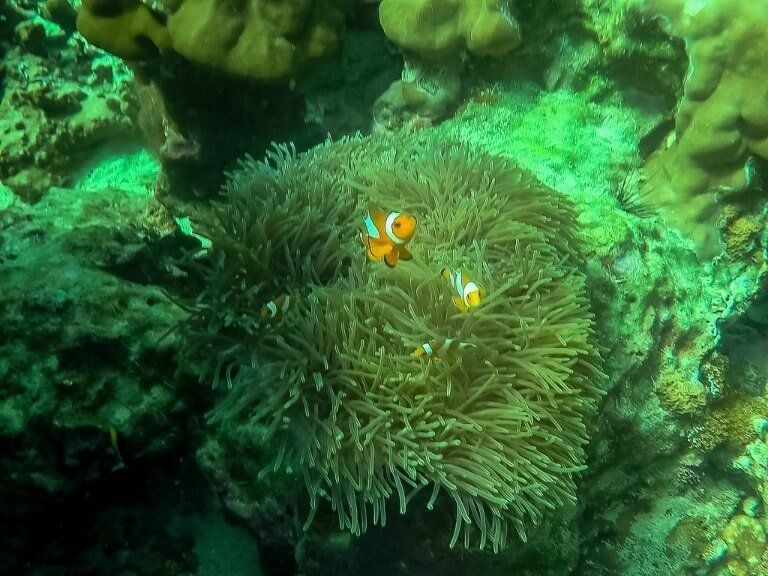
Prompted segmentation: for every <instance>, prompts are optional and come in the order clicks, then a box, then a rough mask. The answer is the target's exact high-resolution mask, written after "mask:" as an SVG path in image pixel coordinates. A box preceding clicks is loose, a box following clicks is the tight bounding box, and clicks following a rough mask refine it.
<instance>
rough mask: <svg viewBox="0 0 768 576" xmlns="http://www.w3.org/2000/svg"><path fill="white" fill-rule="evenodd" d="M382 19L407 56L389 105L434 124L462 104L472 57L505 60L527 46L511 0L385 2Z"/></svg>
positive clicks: (407, 0)
mask: <svg viewBox="0 0 768 576" xmlns="http://www.w3.org/2000/svg"><path fill="white" fill-rule="evenodd" d="M379 18H380V20H381V25H382V27H383V28H384V33H385V34H386V35H387V37H388V38H389V39H390V40H391V41H392V42H393V43H394V44H396V45H397V46H398V47H400V48H402V49H403V51H404V53H405V67H404V69H403V77H402V81H401V82H396V83H395V84H393V85H392V88H391V89H390V90H389V91H388V93H387V94H386V99H387V101H388V103H389V104H390V106H394V107H397V106H398V105H399V106H400V107H401V108H404V109H407V110H408V111H410V112H412V113H415V114H417V115H419V116H423V117H425V118H429V119H433V120H436V119H440V118H442V117H444V116H445V115H446V114H447V113H448V112H450V111H451V110H452V109H453V108H454V107H455V106H456V104H457V103H458V101H459V99H460V97H461V75H462V70H463V67H464V60H465V57H466V55H467V54H470V55H475V56H492V57H500V56H504V55H505V54H507V53H509V52H510V51H511V50H513V49H514V48H516V47H517V46H518V45H519V44H520V41H521V37H520V28H519V26H518V24H517V21H516V20H515V19H514V18H513V17H512V14H511V2H510V1H509V0H383V1H382V3H381V6H380V8H379Z"/></svg>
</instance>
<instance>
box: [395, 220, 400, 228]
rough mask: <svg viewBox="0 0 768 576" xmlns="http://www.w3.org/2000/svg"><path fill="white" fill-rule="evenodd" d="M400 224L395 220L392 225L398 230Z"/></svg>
mask: <svg viewBox="0 0 768 576" xmlns="http://www.w3.org/2000/svg"><path fill="white" fill-rule="evenodd" d="M400 224H401V222H400V221H399V220H395V224H394V226H395V228H400Z"/></svg>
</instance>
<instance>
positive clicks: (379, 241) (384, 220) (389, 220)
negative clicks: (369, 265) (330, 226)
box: [358, 208, 416, 268]
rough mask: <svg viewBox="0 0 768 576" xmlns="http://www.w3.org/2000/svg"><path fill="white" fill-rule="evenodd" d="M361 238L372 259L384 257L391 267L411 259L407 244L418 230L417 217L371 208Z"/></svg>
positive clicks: (366, 216)
mask: <svg viewBox="0 0 768 576" xmlns="http://www.w3.org/2000/svg"><path fill="white" fill-rule="evenodd" d="M363 223H364V227H363V231H362V232H360V234H359V236H358V237H359V238H360V240H362V242H363V244H364V245H365V247H366V249H367V253H368V258H369V259H370V260H381V259H382V258H383V259H384V263H385V264H386V265H387V266H389V267H390V268H392V267H394V266H395V265H396V264H397V263H398V262H399V261H400V260H410V259H411V258H413V256H411V253H410V252H408V250H406V248H405V245H406V244H408V242H410V241H411V238H412V237H413V232H414V231H415V230H416V218H414V217H413V216H408V215H407V214H401V213H400V212H384V211H383V210H380V209H379V208H369V209H368V213H367V214H366V215H365V220H364V221H363Z"/></svg>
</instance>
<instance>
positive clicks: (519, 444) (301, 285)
mask: <svg viewBox="0 0 768 576" xmlns="http://www.w3.org/2000/svg"><path fill="white" fill-rule="evenodd" d="M393 150H394V151H393ZM369 202H375V203H378V204H379V205H381V206H383V207H387V208H388V209H390V208H391V209H397V210H401V211H403V212H407V213H411V214H414V215H416V217H417V218H418V222H419V224H418V229H417V233H416V236H415V238H414V240H413V241H412V242H411V244H410V245H409V248H411V249H412V252H413V254H414V259H413V260H412V261H410V262H401V263H400V264H398V265H397V266H396V267H395V268H393V269H390V268H387V267H386V266H384V265H383V264H381V263H378V262H374V263H369V262H368V261H367V259H366V257H365V255H364V251H363V249H362V246H361V245H359V244H358V243H357V241H356V239H355V237H356V233H357V230H358V229H359V228H360V226H361V224H362V219H363V215H364V213H365V207H366V205H367V204H368V203H369ZM574 227H575V217H574V213H573V209H572V206H571V204H570V203H569V202H568V201H567V199H566V198H564V197H562V196H560V195H559V194H557V193H555V192H554V191H552V190H550V189H548V188H546V187H544V186H543V185H542V184H540V183H539V182H537V181H536V180H535V179H534V178H533V177H532V176H531V175H530V174H528V173H526V172H525V171H523V170H521V169H519V168H517V167H515V166H513V165H511V164H510V163H509V162H507V161H506V160H503V159H500V158H495V157H489V156H484V155H482V154H478V153H475V152H473V151H471V150H469V149H467V148H465V147H463V146H448V145H444V144H440V145H436V144H430V143H429V142H426V141H423V140H422V141H420V142H411V143H407V142H398V145H397V148H396V149H395V148H394V146H393V143H392V142H384V143H382V142H381V141H380V140H378V141H372V140H364V139H353V140H349V141H345V142H341V143H335V144H327V145H324V146H321V147H319V148H316V149H314V150H312V151H310V152H308V153H306V154H304V155H301V156H296V155H295V154H293V153H292V152H290V151H288V150H287V149H286V150H283V151H282V152H279V153H276V154H273V155H272V156H271V159H270V160H269V161H268V162H266V163H257V162H254V161H253V160H250V159H249V160H247V161H245V162H243V163H242V165H241V166H240V168H239V169H238V170H237V171H235V172H234V173H233V174H231V175H230V180H229V184H228V186H227V187H226V199H225V200H224V201H223V202H222V203H221V204H219V205H218V206H217V207H216V209H215V217H213V218H212V219H211V221H210V222H209V223H208V224H207V225H206V227H205V229H203V230H202V232H203V233H204V234H205V235H206V236H207V237H209V238H210V239H211V240H212V242H213V244H212V245H213V247H212V249H211V250H210V252H209V254H208V256H207V257H206V258H205V259H204V260H203V261H199V265H200V266H202V267H203V269H204V270H205V277H206V283H205V286H206V288H205V289H204V291H203V293H202V294H201V295H200V296H199V298H198V299H197V300H196V303H195V306H194V313H193V314H192V315H191V316H190V319H189V322H188V324H187V325H186V326H185V327H184V330H183V331H182V333H183V334H185V337H186V338H187V341H188V344H189V348H188V353H189V354H192V355H195V356H197V357H198V358H199V357H202V356H207V357H208V358H210V360H211V368H212V370H213V372H214V373H215V374H216V379H217V380H218V379H226V380H227V381H228V383H229V385H230V386H231V389H230V390H229V391H228V392H226V393H225V394H224V396H223V400H222V402H221V403H220V404H219V405H218V406H217V407H216V408H215V409H214V410H213V411H212V413H211V414H210V417H209V422H210V423H211V425H212V426H214V428H213V429H214V430H215V429H216V427H219V429H222V430H224V429H228V430H229V431H230V433H226V432H225V433H224V434H223V435H222V438H232V437H237V438H238V439H239V440H238V441H237V442H238V443H239V444H238V446H243V445H249V446H263V444H264V440H265V439H268V440H269V445H270V446H272V449H271V452H270V455H268V456H267V461H268V462H269V470H270V471H271V470H274V471H278V470H283V471H293V473H294V474H296V476H298V477H301V478H303V482H304V484H305V485H306V491H307V493H308V498H307V507H308V509H309V510H310V513H309V518H310V520H311V518H312V517H313V516H314V515H315V512H316V511H317V510H318V508H320V507H321V506H323V504H324V503H330V504H331V505H332V507H333V509H334V510H335V511H336V513H337V514H338V519H339V522H340V525H341V526H342V527H343V528H346V529H348V530H350V531H351V532H353V533H355V534H359V533H361V532H363V531H365V530H366V528H367V527H368V526H369V525H372V524H384V523H385V521H386V515H387V512H388V511H390V512H391V510H390V509H389V506H390V505H391V504H392V503H393V501H394V503H395V504H396V505H397V506H398V508H399V511H400V512H401V513H405V512H406V509H407V507H408V505H409V503H412V502H413V499H414V498H417V500H416V501H417V502H421V503H422V505H423V504H426V506H427V508H428V509H432V508H433V507H434V506H443V505H445V504H446V503H449V502H450V503H452V504H453V506H454V507H455V525H454V530H453V535H452V538H451V539H450V545H451V546H453V545H454V544H456V543H457V542H463V543H464V545H466V546H472V545H474V544H477V545H479V546H480V547H481V548H482V547H484V546H488V545H489V546H491V547H492V548H493V549H494V550H498V549H499V548H500V547H502V546H503V545H504V543H505V541H506V539H507V533H508V530H509V529H512V530H514V532H515V533H516V534H517V536H518V537H520V538H522V539H525V537H526V531H527V530H529V529H530V527H531V525H535V524H536V523H537V522H538V521H539V520H540V519H541V518H542V515H543V514H544V512H545V511H546V510H548V509H552V508H554V507H556V506H557V505H558V504H559V503H562V502H564V501H572V500H573V499H574V490H575V488H574V480H573V477H574V474H576V473H578V472H579V471H580V470H582V469H583V468H584V446H585V444H586V442H587V429H588V424H587V422H588V417H589V415H590V414H591V413H592V412H593V409H594V407H595V401H596V398H597V396H598V384H599V381H600V379H601V372H600V370H599V368H598V367H597V363H598V362H599V355H598V352H597V349H596V344H595V341H594V334H593V319H592V314H591V313H590V311H589V306H588V301H587V298H586V295H585V289H584V281H583V277H582V276H581V274H580V273H579V271H578V268H577V266H578V264H579V254H578V250H577V248H576V245H575V240H574ZM443 266H453V267H461V268H462V269H464V270H466V271H468V272H470V273H471V274H472V275H473V276H474V277H476V278H478V279H479V280H480V281H482V282H483V283H484V284H485V288H486V296H485V300H484V303H483V304H482V305H481V306H480V307H479V308H476V309H474V310H472V311H471V312H469V313H460V312H458V311H457V310H456V309H455V308H454V306H453V304H452V302H451V299H450V293H449V288H448V285H447V283H446V282H445V280H444V279H443V278H442V277H441V275H440V270H441V268H442V267H443ZM282 293H290V294H291V295H293V296H294V297H295V299H296V304H295V307H294V308H293V309H290V310H288V312H287V313H286V314H285V315H284V317H283V318H282V319H280V320H279V321H272V322H268V321H265V320H264V319H263V318H262V317H261V316H260V315H259V310H260V309H261V307H262V305H263V304H264V303H265V302H266V301H268V300H269V299H271V298H275V297H277V296H278V295H280V294H282ZM443 337H450V338H457V339H459V340H460V341H462V342H466V343H470V344H472V345H474V348H467V349H465V350H462V351H461V353H460V354H459V355H457V356H455V357H448V358H445V359H443V360H441V361H435V362H430V361H420V360H419V359H417V358H414V357H412V356H411V352H412V351H413V350H414V348H415V347H416V346H418V345H420V344H421V343H422V342H425V341H428V340H433V339H437V338H443ZM232 430H237V432H235V433H232ZM248 434H253V435H254V437H256V435H258V437H259V440H258V441H255V440H254V441H253V442H251V443H248V442H245V441H243V440H242V438H243V437H245V436H247V435H248ZM250 457H251V458H252V459H253V460H259V459H261V461H262V462H263V461H264V457H263V455H262V456H258V455H256V454H253V455H251V456H250ZM248 458H249V455H248V453H244V451H243V450H242V448H237V447H235V448H233V449H232V450H231V457H230V459H229V460H230V465H231V467H232V468H233V469H234V468H238V469H240V470H242V469H244V467H246V464H245V462H246V461H247V459H248ZM250 480H251V482H253V483H254V484H255V483H257V482H259V481H261V479H257V478H256V477H253V478H251V479H250ZM417 493H420V494H419V496H416V495H417ZM445 496H447V497H448V498H446V497H445ZM411 505H414V504H411ZM449 535H450V532H446V533H445V542H446V543H447V542H448V536H449Z"/></svg>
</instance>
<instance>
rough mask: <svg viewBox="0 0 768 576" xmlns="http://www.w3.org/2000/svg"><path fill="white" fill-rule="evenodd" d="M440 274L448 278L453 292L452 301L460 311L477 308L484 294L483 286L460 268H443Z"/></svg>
mask: <svg viewBox="0 0 768 576" xmlns="http://www.w3.org/2000/svg"><path fill="white" fill-rule="evenodd" d="M440 275H441V276H442V277H443V278H445V279H446V280H448V282H450V284H451V291H452V292H453V303H454V304H455V305H456V308H458V309H459V310H460V311H461V312H466V311H467V310H469V309H470V308H477V307H478V306H479V305H480V301H481V300H482V299H483V296H484V295H485V288H483V287H482V286H481V285H480V284H478V283H477V282H475V281H474V280H472V279H470V278H469V277H468V276H467V275H466V274H464V273H463V272H462V271H461V270H454V269H453V268H443V269H442V270H441V271H440Z"/></svg>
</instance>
